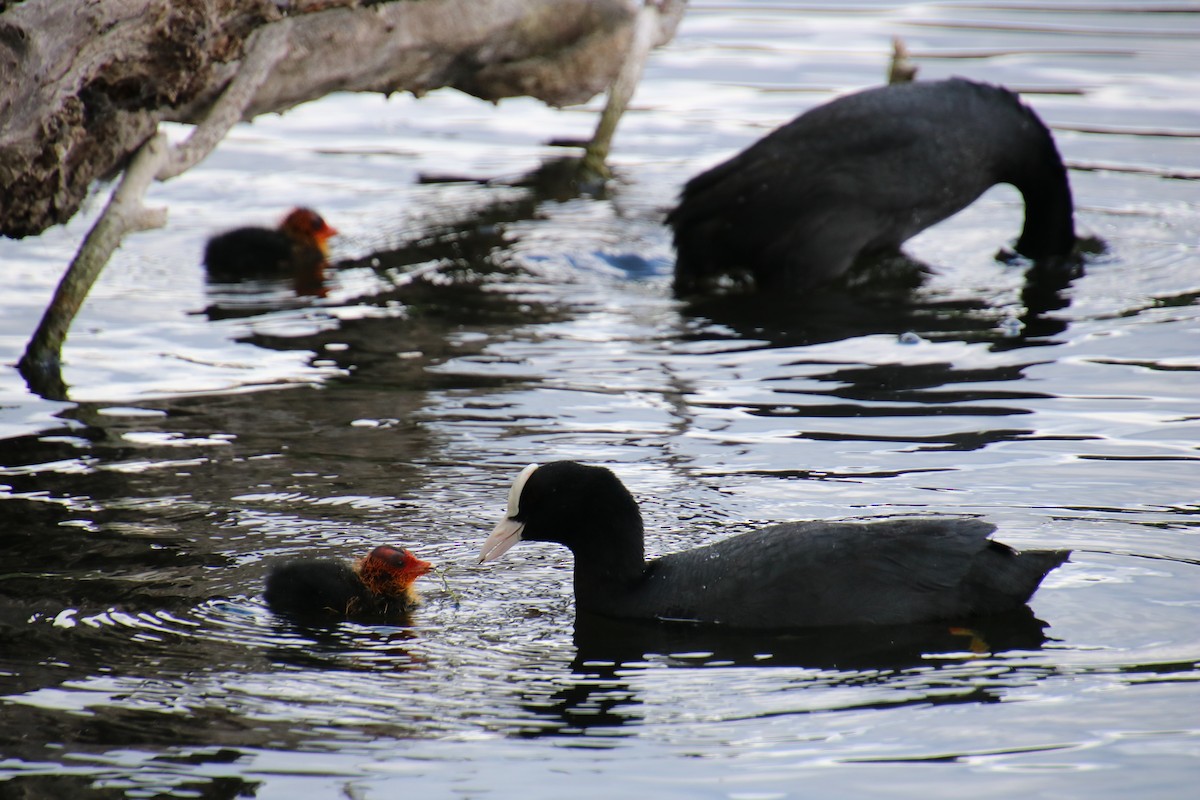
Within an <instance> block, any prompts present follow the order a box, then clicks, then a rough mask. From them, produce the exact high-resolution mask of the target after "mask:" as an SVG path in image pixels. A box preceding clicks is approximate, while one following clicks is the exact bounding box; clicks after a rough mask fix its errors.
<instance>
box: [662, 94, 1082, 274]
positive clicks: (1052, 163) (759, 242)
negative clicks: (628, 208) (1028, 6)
mask: <svg viewBox="0 0 1200 800" xmlns="http://www.w3.org/2000/svg"><path fill="white" fill-rule="evenodd" d="M998 183H1008V184H1012V185H1013V186H1015V187H1016V188H1017V189H1018V190H1019V191H1020V192H1021V194H1022V195H1023V197H1024V199H1025V227H1024V230H1023V231H1022V233H1021V237H1020V239H1019V240H1018V241H1017V244H1016V250H1017V252H1018V253H1020V254H1021V255H1023V256H1026V257H1028V258H1031V259H1034V260H1035V261H1044V262H1053V261H1055V260H1059V259H1066V258H1067V257H1068V256H1069V255H1070V253H1071V251H1072V248H1073V246H1074V243H1075V229H1074V218H1073V214H1074V209H1073V204H1072V200H1071V188H1070V184H1069V182H1068V180H1067V172H1066V169H1065V167H1064V166H1063V163H1062V159H1061V158H1060V156H1059V153H1058V149H1057V147H1056V146H1055V144H1054V139H1053V138H1052V137H1051V135H1050V131H1049V130H1048V129H1047V128H1046V126H1045V125H1044V124H1043V123H1042V121H1041V120H1040V119H1038V117H1037V115H1036V114H1035V113H1034V112H1033V111H1032V110H1031V109H1030V108H1028V107H1027V106H1025V105H1023V104H1022V103H1021V101H1020V100H1019V98H1018V97H1017V96H1016V95H1015V94H1013V93H1012V92H1009V91H1008V90H1006V89H1003V88H1000V87H997V86H990V85H987V84H982V83H975V82H972V81H966V80H962V79H957V78H955V79H950V80H944V81H917V82H915V83H903V84H894V85H890V86H882V87H878V88H874V89H868V90H865V91H862V92H858V93H856V94H851V95H847V96H845V97H841V98H839V99H837V100H834V101H832V102H830V103H827V104H825V105H823V106H819V107H817V108H814V109H812V110H810V111H808V112H806V113H805V114H802V115H801V116H799V117H797V118H796V119H795V120H793V121H792V122H790V123H788V124H787V125H784V126H783V127H781V128H779V129H778V130H776V131H774V132H773V133H771V134H769V135H768V136H766V137H765V138H763V139H762V140H760V141H758V142H757V143H755V144H754V145H752V146H750V147H749V148H748V149H746V150H745V151H743V152H742V153H740V154H739V155H737V156H735V157H733V158H732V159H730V160H728V161H726V162H724V163H723V164H720V165H718V166H716V167H713V168H712V169H710V170H708V171H707V172H704V173H702V174H700V175H698V176H696V177H695V178H692V179H691V180H690V181H689V182H688V183H687V185H686V186H685V187H684V189H683V193H682V196H681V198H680V202H679V205H678V206H677V207H676V208H675V209H674V210H673V211H671V213H670V214H669V215H668V216H667V224H669V225H670V226H671V227H672V228H673V229H674V234H675V247H676V250H677V260H676V266H675V290H676V292H677V293H678V294H681V295H689V294H697V293H704V292H707V291H711V290H712V289H714V288H716V287H718V286H719V285H720V284H721V282H722V281H723V280H726V279H727V276H733V277H734V278H735V279H748V280H747V283H750V284H751V285H752V286H753V287H755V288H757V289H760V290H767V291H784V292H792V293H795V292H801V291H804V290H806V289H808V288H810V287H812V286H815V285H817V284H821V283H825V282H828V281H833V280H836V279H837V278H839V277H840V276H842V275H844V274H845V273H846V271H847V270H848V269H850V267H851V265H852V264H853V263H854V261H855V260H856V259H857V258H858V257H859V256H860V255H861V256H869V255H871V254H875V253H887V252H890V251H895V250H898V249H899V247H900V245H901V244H903V243H904V242H905V241H906V240H907V239H909V238H911V237H912V236H914V235H916V234H917V233H919V232H920V231H922V230H924V229H925V228H928V227H929V226H931V225H933V224H935V223H937V222H940V221H941V220H943V219H946V218H947V217H949V216H951V215H953V214H955V213H956V212H958V211H960V210H962V209H963V208H965V207H966V206H968V205H970V204H971V203H972V202H974V200H975V199H976V198H978V197H979V196H980V195H981V194H983V192H985V191H986V190H987V189H988V188H990V187H992V186H994V185H995V184H998Z"/></svg>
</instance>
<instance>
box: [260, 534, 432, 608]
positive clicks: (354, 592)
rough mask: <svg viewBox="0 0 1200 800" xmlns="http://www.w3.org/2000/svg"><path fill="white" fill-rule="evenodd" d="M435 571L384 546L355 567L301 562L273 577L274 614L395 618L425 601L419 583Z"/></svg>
mask: <svg viewBox="0 0 1200 800" xmlns="http://www.w3.org/2000/svg"><path fill="white" fill-rule="evenodd" d="M432 568H433V567H432V565H430V563H429V562H428V561H422V560H421V559H419V558H417V557H416V556H414V555H413V554H412V553H410V552H409V551H407V550H401V549H399V548H396V547H389V546H387V545H381V546H379V547H376V548H375V549H374V550H372V551H371V552H370V553H369V554H367V555H366V556H365V557H363V558H360V559H359V560H358V561H356V562H354V563H353V564H348V563H345V562H343V561H333V560H330V559H312V558H308V559H297V560H294V561H287V562H285V563H283V564H281V565H279V566H277V567H274V568H273V569H272V570H271V571H270V572H269V573H268V574H267V587H266V592H264V597H265V598H266V601H267V605H268V606H270V608H271V610H272V611H275V612H277V613H284V614H293V615H297V616H335V617H389V616H396V615H400V614H405V613H407V612H408V611H411V610H412V609H413V608H415V607H416V606H417V604H418V603H419V602H420V598H419V597H418V595H417V591H416V589H415V588H414V587H413V583H414V582H415V581H416V580H417V578H419V577H421V576H422V575H424V574H425V573H427V572H429V570H431V569H432Z"/></svg>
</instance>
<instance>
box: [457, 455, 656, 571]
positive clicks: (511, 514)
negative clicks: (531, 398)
mask: <svg viewBox="0 0 1200 800" xmlns="http://www.w3.org/2000/svg"><path fill="white" fill-rule="evenodd" d="M523 539H524V540H529V541H535V542H557V543H558V544H562V545H566V546H567V547H568V548H570V549H571V551H572V552H573V553H574V554H575V558H576V564H577V567H578V566H580V565H581V563H582V564H587V565H589V566H590V567H592V568H601V569H605V570H608V569H617V568H632V567H633V565H636V568H637V569H639V570H640V569H641V566H642V561H643V549H642V517H641V514H640V513H639V512H638V508H637V502H636V501H634V499H633V496H632V495H631V494H629V490H628V489H626V488H625V486H624V485H622V483H621V481H620V480H618V479H617V476H616V475H614V474H612V472H610V471H609V470H607V469H605V468H603V467H589V466H585V465H583V464H578V463H576V462H574V461H555V462H552V463H550V464H545V465H543V466H538V465H536V464H530V465H529V466H528V467H526V468H525V469H524V470H522V471H521V474H520V475H518V476H517V479H516V480H515V481H514V482H513V485H512V489H510V490H509V493H508V510H507V512H506V514H505V517H504V519H503V520H501V521H500V524H499V525H497V526H496V529H495V530H494V531H493V532H492V535H491V536H489V537H488V540H487V541H486V542H485V543H484V545H483V549H482V550H481V551H480V553H479V560H480V562H481V563H482V562H485V561H494V560H495V559H497V558H499V557H500V556H502V555H503V554H504V553H505V552H506V551H507V550H508V549H509V548H510V547H512V546H513V545H514V544H516V543H517V542H519V541H521V540H523Z"/></svg>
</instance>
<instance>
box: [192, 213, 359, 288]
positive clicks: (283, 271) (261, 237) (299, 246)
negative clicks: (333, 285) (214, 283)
mask: <svg viewBox="0 0 1200 800" xmlns="http://www.w3.org/2000/svg"><path fill="white" fill-rule="evenodd" d="M336 235H337V230H336V229H334V228H333V227H331V226H330V225H329V223H327V222H326V221H325V220H324V218H323V217H321V215H320V214H318V213H317V212H315V211H313V210H312V209H311V208H295V209H292V210H291V211H290V212H289V213H288V215H287V216H286V217H284V218H283V222H281V223H280V225H279V227H278V228H276V229H274V230H272V229H271V228H258V227H248V228H237V229H235V230H232V231H226V232H225V233H222V234H219V235H217V236H214V237H213V238H212V239H209V241H208V244H207V245H206V246H205V248H204V265H205V267H206V268H207V270H208V275H209V277H210V278H212V279H213V280H218V281H236V280H240V279H243V278H253V277H264V276H280V275H300V274H303V273H306V272H311V271H314V270H320V269H322V268H323V267H324V266H325V260H326V259H327V258H328V257H329V244H328V240H329V238H330V237H331V236H336Z"/></svg>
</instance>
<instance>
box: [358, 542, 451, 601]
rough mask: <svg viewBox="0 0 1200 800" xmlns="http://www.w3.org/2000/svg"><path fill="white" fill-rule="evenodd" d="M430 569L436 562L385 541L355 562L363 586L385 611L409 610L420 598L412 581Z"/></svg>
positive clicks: (414, 581)
mask: <svg viewBox="0 0 1200 800" xmlns="http://www.w3.org/2000/svg"><path fill="white" fill-rule="evenodd" d="M431 569H433V565H432V564H430V563H429V562H428V561H422V560H421V559H419V558H417V557H416V556H414V555H413V554H412V553H410V552H409V551H407V550H401V549H398V548H395V547H391V546H390V545H386V544H385V545H380V546H379V547H376V548H375V549H374V550H372V551H371V552H370V553H368V554H367V555H366V556H364V557H363V558H361V559H359V561H358V563H357V564H355V565H354V570H355V571H356V572H357V573H358V576H359V578H361V579H362V582H363V586H365V587H366V588H367V591H369V592H370V593H371V594H372V595H374V596H375V598H377V600H378V603H379V604H380V605H381V606H382V607H383V609H384V610H390V611H402V610H406V609H409V608H412V607H413V606H415V605H417V604H418V603H419V602H420V601H421V598H420V595H418V594H417V589H416V587H415V586H414V585H413V584H414V583H416V580H417V578H419V577H421V576H422V575H424V574H425V573H427V572H429V570H431Z"/></svg>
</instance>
